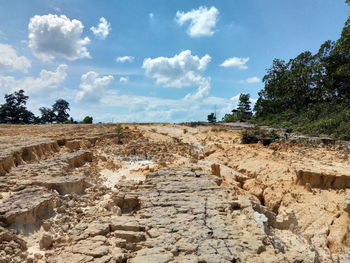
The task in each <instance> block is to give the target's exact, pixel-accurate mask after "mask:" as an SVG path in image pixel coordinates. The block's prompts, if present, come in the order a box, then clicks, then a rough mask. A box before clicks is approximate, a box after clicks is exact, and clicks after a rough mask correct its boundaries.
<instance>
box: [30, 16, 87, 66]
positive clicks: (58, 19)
mask: <svg viewBox="0 0 350 263" xmlns="http://www.w3.org/2000/svg"><path fill="white" fill-rule="evenodd" d="M28 29H29V36H28V37H29V47H30V48H31V49H32V51H33V53H34V55H35V56H37V57H38V58H40V59H42V60H43V61H50V60H52V59H54V58H56V57H63V58H65V59H68V60H76V59H79V58H89V57H90V54H89V52H88V50H87V48H86V47H85V45H87V44H89V42H90V39H89V38H88V37H85V38H81V34H82V32H83V29H84V26H83V24H82V23H81V22H80V21H79V20H76V19H73V20H70V19H69V18H67V17H66V16H64V15H60V16H57V15H52V14H49V15H43V16H39V15H36V16H34V17H32V18H31V19H30V22H29V25H28Z"/></svg>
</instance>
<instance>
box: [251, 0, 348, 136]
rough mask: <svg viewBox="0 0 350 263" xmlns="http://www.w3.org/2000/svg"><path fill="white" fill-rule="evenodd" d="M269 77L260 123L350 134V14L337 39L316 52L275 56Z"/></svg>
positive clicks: (257, 112) (261, 102)
mask: <svg viewBox="0 0 350 263" xmlns="http://www.w3.org/2000/svg"><path fill="white" fill-rule="evenodd" d="M346 3H347V4H350V0H347V1H346ZM263 81H264V83H265V86H264V88H263V89H262V90H261V91H260V92H259V98H258V100H257V102H256V104H255V107H254V111H255V119H254V121H255V122H256V123H260V124H267V125H281V126H284V127H286V128H292V129H294V130H296V131H300V132H304V133H308V134H310V135H320V134H323V135H330V136H333V137H336V138H342V139H350V18H349V19H348V20H347V21H346V22H345V25H344V27H343V30H342V33H341V36H340V38H339V39H338V40H337V41H330V40H328V41H326V42H324V43H323V44H322V45H321V47H320V49H319V50H318V52H317V53H316V54H312V53H311V52H309V51H306V52H303V53H301V54H299V55H298V56H297V57H295V58H293V59H290V60H289V61H288V62H285V61H283V60H278V59H275V60H274V61H273V63H272V66H271V67H270V68H269V69H268V70H267V72H266V75H265V76H264V78H263Z"/></svg>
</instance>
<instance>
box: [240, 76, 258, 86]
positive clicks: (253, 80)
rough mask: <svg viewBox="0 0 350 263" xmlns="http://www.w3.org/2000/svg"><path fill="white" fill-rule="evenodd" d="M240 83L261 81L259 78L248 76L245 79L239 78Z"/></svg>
mask: <svg viewBox="0 0 350 263" xmlns="http://www.w3.org/2000/svg"><path fill="white" fill-rule="evenodd" d="M240 82H241V83H247V84H254V83H259V82H261V80H260V79H259V78H258V77H252V78H248V79H245V80H241V81H240Z"/></svg>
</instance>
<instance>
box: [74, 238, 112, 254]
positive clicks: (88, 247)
mask: <svg viewBox="0 0 350 263" xmlns="http://www.w3.org/2000/svg"><path fill="white" fill-rule="evenodd" d="M72 252H73V253H79V254H83V255H87V256H91V257H94V258H96V257H98V258H99V257H102V256H105V255H107V254H108V253H109V249H108V246H106V245H105V244H104V242H102V241H95V240H91V239H87V240H81V241H79V242H78V243H77V244H75V245H73V247H72Z"/></svg>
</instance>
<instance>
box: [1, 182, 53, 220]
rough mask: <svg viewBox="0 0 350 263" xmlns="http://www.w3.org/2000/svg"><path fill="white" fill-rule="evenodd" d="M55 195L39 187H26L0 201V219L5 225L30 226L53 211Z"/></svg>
mask: <svg viewBox="0 0 350 263" xmlns="http://www.w3.org/2000/svg"><path fill="white" fill-rule="evenodd" d="M54 198H55V195H54V194H53V193H51V192H47V191H45V190H43V189H41V188H27V189H25V190H22V191H19V192H18V193H15V194H13V195H12V196H11V197H10V198H8V199H6V200H4V201H3V202H1V203H0V220H1V221H3V222H4V223H6V224H7V225H21V226H23V227H27V226H28V227H30V226H31V225H38V224H40V223H41V220H42V219H44V218H46V217H48V216H50V215H51V214H52V213H53V206H54V204H53V200H54Z"/></svg>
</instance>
